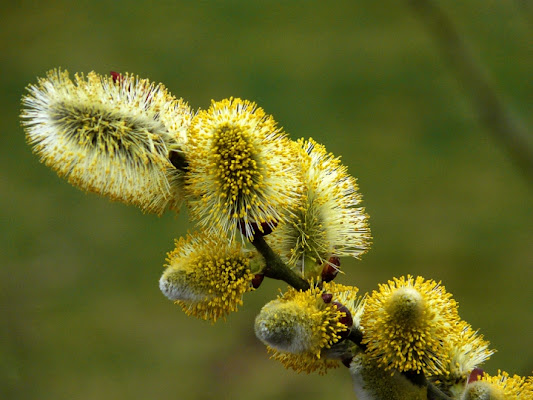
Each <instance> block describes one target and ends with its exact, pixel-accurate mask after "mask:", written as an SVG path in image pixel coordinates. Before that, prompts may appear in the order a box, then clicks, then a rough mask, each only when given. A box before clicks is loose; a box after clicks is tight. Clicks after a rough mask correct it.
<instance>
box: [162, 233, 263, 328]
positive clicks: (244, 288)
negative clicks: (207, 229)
mask: <svg viewBox="0 0 533 400" xmlns="http://www.w3.org/2000/svg"><path fill="white" fill-rule="evenodd" d="M252 257H254V254H253V253H252V252H250V251H246V250H244V249H242V248H241V247H240V246H239V245H238V244H236V243H234V244H233V245H229V244H228V242H227V240H220V241H218V240H216V239H214V238H213V237H212V236H208V235H206V234H204V233H195V234H194V235H187V237H186V238H180V239H179V240H178V241H177V242H176V248H175V249H174V250H173V251H171V252H170V253H168V257H167V263H168V264H167V266H166V269H165V271H164V273H163V276H162V277H161V280H160V281H159V286H160V288H161V290H162V292H163V293H164V294H165V295H166V296H167V297H168V298H170V299H171V300H174V301H175V302H176V304H178V305H179V306H180V307H181V308H182V309H183V311H184V312H185V313H186V314H187V315H192V316H195V317H198V318H201V319H205V320H212V321H213V322H214V321H216V320H217V319H219V318H221V317H225V316H226V315H228V314H229V313H230V312H233V311H236V310H237V308H238V306H239V305H242V302H243V300H242V298H243V295H244V293H246V292H248V291H250V290H252V286H251V281H252V278H253V274H252V273H251V272H250V261H251V259H252Z"/></svg>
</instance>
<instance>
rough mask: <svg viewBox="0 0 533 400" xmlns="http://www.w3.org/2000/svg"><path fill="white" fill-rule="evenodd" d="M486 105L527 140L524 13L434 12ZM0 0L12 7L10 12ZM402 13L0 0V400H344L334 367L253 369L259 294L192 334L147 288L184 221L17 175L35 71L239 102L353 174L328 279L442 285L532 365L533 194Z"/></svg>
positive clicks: (263, 361)
mask: <svg viewBox="0 0 533 400" xmlns="http://www.w3.org/2000/svg"><path fill="white" fill-rule="evenodd" d="M441 3H442V6H444V7H445V9H446V12H447V13H448V14H449V15H450V16H451V17H452V18H453V20H454V21H455V23H456V24H457V27H458V29H459V31H460V32H461V33H462V34H463V35H464V38H465V40H466V42H467V43H468V45H469V47H470V49H471V51H472V53H473V54H474V56H475V57H476V58H477V59H478V60H479V61H480V62H481V63H482V64H483V65H484V67H485V68H486V69H487V70H488V71H489V72H490V74H491V76H492V78H493V81H494V82H495V87H496V88H497V89H498V90H499V91H500V93H502V94H503V97H504V98H505V101H506V102H507V104H508V105H509V106H510V107H511V108H512V109H513V110H514V111H515V113H516V114H517V115H518V116H520V117H521V118H522V119H523V120H525V123H526V124H527V125H528V126H529V127H531V126H532V125H533V118H532V113H531V110H532V94H533V80H532V79H531V77H532V75H531V73H532V71H533V54H532V48H531V38H532V37H533V24H532V22H533V18H531V17H532V14H527V13H528V11H529V12H530V11H531V9H529V10H527V9H526V8H522V6H521V4H522V5H523V4H526V3H525V2H521V1H519V0H517V1H487V0H470V1H465V2H459V1H452V2H445V1H441ZM12 4H15V2H12ZM406 4H407V2H402V1H399V2H398V1H391V0H385V1H380V2H371V1H359V2H355V1H347V0H346V1H339V2H318V1H255V2H254V1H187V2H185V1H172V2H170V1H169V2H154V3H152V2H148V1H146V2H144V1H137V2H133V1H131V2H128V1H105V2H104V1H91V2H87V1H79V2H76V3H74V2H71V1H64V2H60V1H58V2H46V1H43V2H37V1H35V2H32V1H19V2H17V5H11V6H8V5H7V2H2V6H1V16H2V21H3V22H2V26H1V27H0V35H1V40H0V46H1V47H0V57H1V58H2V63H1V65H2V67H1V70H2V72H1V75H0V90H1V98H0V101H1V106H2V114H1V118H2V123H3V128H2V136H1V139H0V140H1V146H0V154H1V155H0V178H1V179H0V190H1V197H0V223H1V231H0V232H1V235H2V236H1V242H0V243H1V244H2V248H1V256H2V261H1V263H2V268H1V270H0V271H1V272H0V299H1V303H0V306H1V309H0V311H1V315H0V317H1V322H0V398H2V399H43V400H44V399H53V400H59V399H128V400H133V399H163V398H177V399H178V398H179V399H213V398H216V399H273V398H274V399H304V398H305V399H320V398H329V399H347V400H348V399H354V395H353V392H352V390H351V382H350V379H349V375H348V372H347V370H346V369H344V368H342V369H338V370H334V371H332V372H331V373H329V374H328V375H326V376H318V375H309V376H307V375H298V374H296V373H294V372H292V371H286V370H284V369H283V367H282V366H281V365H280V364H278V363H276V362H274V361H270V360H269V359H268V356H267V354H266V351H265V349H264V347H263V346H262V345H261V344H260V343H259V342H258V341H257V340H256V339H255V336H254V334H253V329H252V326H253V320H254V316H255V315H256V313H257V312H258V310H259V309H260V308H261V306H262V304H264V303H265V302H266V301H268V300H269V299H271V298H273V297H274V296H275V295H276V293H277V288H278V287H282V286H281V285H279V284H278V283H277V282H268V283H267V284H265V285H264V286H263V287H261V290H259V291H258V292H255V293H251V294H249V295H247V296H246V298H245V305H244V307H242V308H241V311H239V312H238V313H236V314H234V315H231V316H230V317H229V318H228V320H227V322H225V323H224V322H220V323H217V324H216V325H214V326H212V325H210V324H209V323H205V322H202V321H197V320H195V319H191V318H186V317H185V316H184V314H183V313H182V312H181V311H180V309H179V308H178V307H177V306H174V305H173V304H172V303H171V302H169V301H167V300H166V299H165V298H164V297H163V295H162V294H161V293H160V292H159V289H158V279H159V276H160V274H161V271H162V265H163V263H164V259H165V253H166V252H167V251H170V250H171V249H172V248H173V239H174V238H175V237H178V236H180V235H182V234H183V233H184V232H186V230H187V229H188V228H190V225H188V223H187V216H186V213H184V212H182V213H181V214H180V215H179V216H175V215H173V214H171V213H167V214H165V215H163V216H162V217H161V218H158V217H156V216H152V215H143V214H142V213H141V212H140V211H138V210H137V209H135V208H133V207H127V206H124V205H122V204H117V203H111V202H109V201H107V200H106V199H103V198H99V197H97V196H95V195H86V194H84V193H83V192H81V191H78V190H77V189H74V188H73V187H71V186H69V185H68V184H67V183H66V182H65V181H63V180H61V179H59V178H58V177H57V176H56V175H55V173H53V172H52V171H51V170H49V169H48V168H46V167H45V166H43V165H41V164H39V162H38V159H37V157H36V156H34V155H32V153H31V150H30V147H29V146H27V145H26V144H25V138H24V133H23V130H22V128H21V127H20V125H19V116H18V115H19V110H20V98H21V96H22V95H23V93H24V91H25V90H24V88H25V86H26V85H27V84H29V83H33V82H35V81H36V78H37V76H43V75H45V73H46V71H48V70H49V69H51V68H54V67H62V68H66V69H68V70H69V71H70V72H71V73H74V72H88V71H91V70H95V71H97V72H99V73H104V74H105V73H108V72H109V71H110V70H114V71H121V72H126V71H127V72H133V73H136V74H139V75H140V76H142V77H147V78H150V79H151V80H154V81H157V82H163V83H164V84H165V85H166V86H167V87H168V88H169V89H170V90H171V91H172V92H173V93H174V94H175V95H177V96H178V97H183V98H184V99H186V100H187V101H188V102H189V103H190V105H191V106H192V107H194V108H195V109H196V108H199V107H207V106H208V105H209V103H210V100H211V99H222V98H224V97H228V96H240V97H244V98H247V99H250V100H254V101H256V102H257V103H258V104H259V105H260V106H262V107H263V108H265V110H266V111H267V112H268V113H271V114H273V115H274V117H275V118H276V120H277V121H279V123H280V124H281V125H282V126H283V127H284V128H285V129H286V130H287V132H289V134H290V135H291V137H292V138H294V139H296V138H299V137H313V138H314V139H315V140H317V141H319V142H322V143H324V144H325V145H326V146H327V148H328V150H330V151H331V152H333V153H334V154H336V155H342V159H343V161H344V163H345V164H346V165H347V166H348V168H349V171H350V172H351V173H352V174H353V175H354V176H356V177H358V179H359V184H360V188H361V191H362V193H363V196H364V202H365V206H366V209H367V212H368V213H369V214H370V216H371V228H372V232H373V236H374V245H373V248H372V250H371V251H370V253H368V254H367V255H366V256H364V258H363V260H362V261H359V262H356V261H352V260H346V261H344V263H343V266H344V267H345V268H344V270H345V271H346V274H345V275H344V276H342V277H341V279H340V281H341V282H343V283H349V284H353V285H356V286H358V287H360V289H361V291H363V292H366V291H371V290H373V289H375V288H377V284H378V283H380V282H386V281H387V280H388V279H390V278H392V277H393V276H400V275H404V274H415V275H422V276H424V277H425V278H432V279H435V280H442V281H443V284H444V285H445V286H446V288H447V289H448V291H450V292H451V293H453V294H454V296H455V299H456V300H457V301H458V302H459V304H460V313H461V316H462V317H463V318H464V319H466V320H467V321H469V322H470V323H471V324H472V325H473V327H474V328H476V329H477V328H479V329H480V331H481V333H483V334H484V335H485V337H486V338H487V339H489V340H490V341H491V343H492V346H493V347H494V348H496V349H497V350H498V353H496V354H495V355H494V356H493V357H492V359H491V360H490V362H488V363H486V365H485V369H486V370H488V371H489V372H491V373H495V372H496V371H497V369H498V368H501V369H504V370H506V371H508V372H510V373H511V374H512V373H518V374H521V375H527V374H531V371H532V370H533V346H532V344H531V338H532V336H533V290H532V284H531V282H532V278H533V272H532V271H533V268H532V267H533V265H532V264H533V229H532V222H533V209H532V204H533V203H532V200H533V185H532V182H531V181H528V179H527V178H526V177H525V176H524V175H522V174H521V173H520V171H519V170H518V169H517V168H516V166H515V164H514V163H513V161H512V160H511V159H510V157H509V156H508V154H507V152H506V151H505V150H504V149H503V148H501V147H500V145H499V144H498V143H496V142H495V141H494V140H493V139H492V137H491V136H490V135H489V133H488V131H487V130H486V128H485V127H483V126H481V125H480V123H479V122H478V118H477V116H476V114H475V113H474V109H473V107H472V105H471V103H470V102H469V98H468V97H467V96H465V92H464V90H463V88H461V87H460V85H458V83H457V81H456V80H455V78H454V76H453V74H451V72H450V71H449V69H448V68H447V66H446V63H445V62H444V60H443V58H442V57H441V55H440V54H439V52H438V50H437V48H436V46H435V44H434V41H433V40H432V38H431V37H430V36H428V33H427V31H426V30H425V29H424V28H423V24H421V23H420V21H419V20H417V18H416V17H415V16H414V14H413V13H412V12H411V10H410V9H409V7H407V5H406Z"/></svg>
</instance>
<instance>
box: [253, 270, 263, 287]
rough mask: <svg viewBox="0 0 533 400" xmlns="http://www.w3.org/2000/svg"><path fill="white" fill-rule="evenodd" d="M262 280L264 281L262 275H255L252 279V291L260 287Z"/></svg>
mask: <svg viewBox="0 0 533 400" xmlns="http://www.w3.org/2000/svg"><path fill="white" fill-rule="evenodd" d="M263 279H265V275H264V274H255V275H254V277H253V279H252V287H253V288H254V289H257V288H258V287H259V286H261V282H263Z"/></svg>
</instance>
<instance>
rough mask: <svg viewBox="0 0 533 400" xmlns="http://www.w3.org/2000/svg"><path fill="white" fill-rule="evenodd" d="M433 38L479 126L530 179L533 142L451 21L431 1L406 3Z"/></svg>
mask: <svg viewBox="0 0 533 400" xmlns="http://www.w3.org/2000/svg"><path fill="white" fill-rule="evenodd" d="M407 1H408V4H409V5H410V6H411V8H412V9H413V10H414V12H415V13H416V14H417V15H418V17H419V19H420V20H421V21H422V23H424V25H425V27H426V29H427V30H428V31H429V33H430V34H431V35H432V36H433V38H434V40H435V42H436V43H437V45H438V48H439V50H440V52H441V53H442V55H443V56H444V57H445V59H446V60H447V62H448V63H449V65H450V67H451V69H452V70H453V73H454V74H455V76H456V78H457V80H458V81H459V84H460V85H461V86H462V87H463V88H464V89H465V91H466V92H467V94H468V95H469V96H470V98H471V101H472V104H473V106H474V108H475V109H476V110H477V113H478V115H479V118H480V120H481V122H482V123H483V125H485V127H486V128H487V129H488V130H489V131H490V132H491V133H492V135H493V136H494V137H495V138H496V140H497V141H499V143H501V144H502V145H503V146H504V147H505V148H506V149H507V151H508V153H509V154H510V155H511V157H512V159H513V160H514V161H515V163H516V164H517V165H518V166H519V167H520V168H521V170H522V171H523V172H524V173H525V174H526V176H527V177H529V178H530V179H531V178H533V140H532V137H531V134H530V133H529V132H528V131H527V129H526V127H525V125H524V124H523V123H522V122H521V121H519V120H518V119H517V118H516V117H515V116H514V115H511V113H510V112H509V110H508V109H507V108H506V105H505V104H504V103H503V101H502V99H501V98H500V97H499V95H498V93H497V92H496V91H495V90H494V88H493V87H492V86H491V83H490V80H489V78H488V76H487V73H486V71H485V70H484V69H483V68H482V67H481V66H480V65H479V64H478V63H477V62H476V61H475V60H474V58H473V57H472V55H471V54H470V52H469V51H468V49H467V47H466V45H465V44H464V42H463V40H462V39H461V36H460V35H459V33H458V31H457V29H456V28H455V26H454V24H453V22H452V21H451V20H450V18H448V16H447V15H446V14H445V13H444V11H443V10H442V9H441V8H440V7H439V6H438V4H437V3H436V2H434V1H432V0H407Z"/></svg>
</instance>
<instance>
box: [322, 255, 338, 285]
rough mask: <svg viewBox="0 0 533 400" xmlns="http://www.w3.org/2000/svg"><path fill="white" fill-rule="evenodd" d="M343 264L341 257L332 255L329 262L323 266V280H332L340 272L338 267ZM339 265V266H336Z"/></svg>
mask: <svg viewBox="0 0 533 400" xmlns="http://www.w3.org/2000/svg"><path fill="white" fill-rule="evenodd" d="M340 266H341V260H340V259H339V257H330V258H329V260H328V262H326V263H324V266H323V268H322V282H331V281H332V280H333V279H335V277H336V276H337V274H338V273H339V269H338V267H340ZM335 267H337V268H335Z"/></svg>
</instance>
